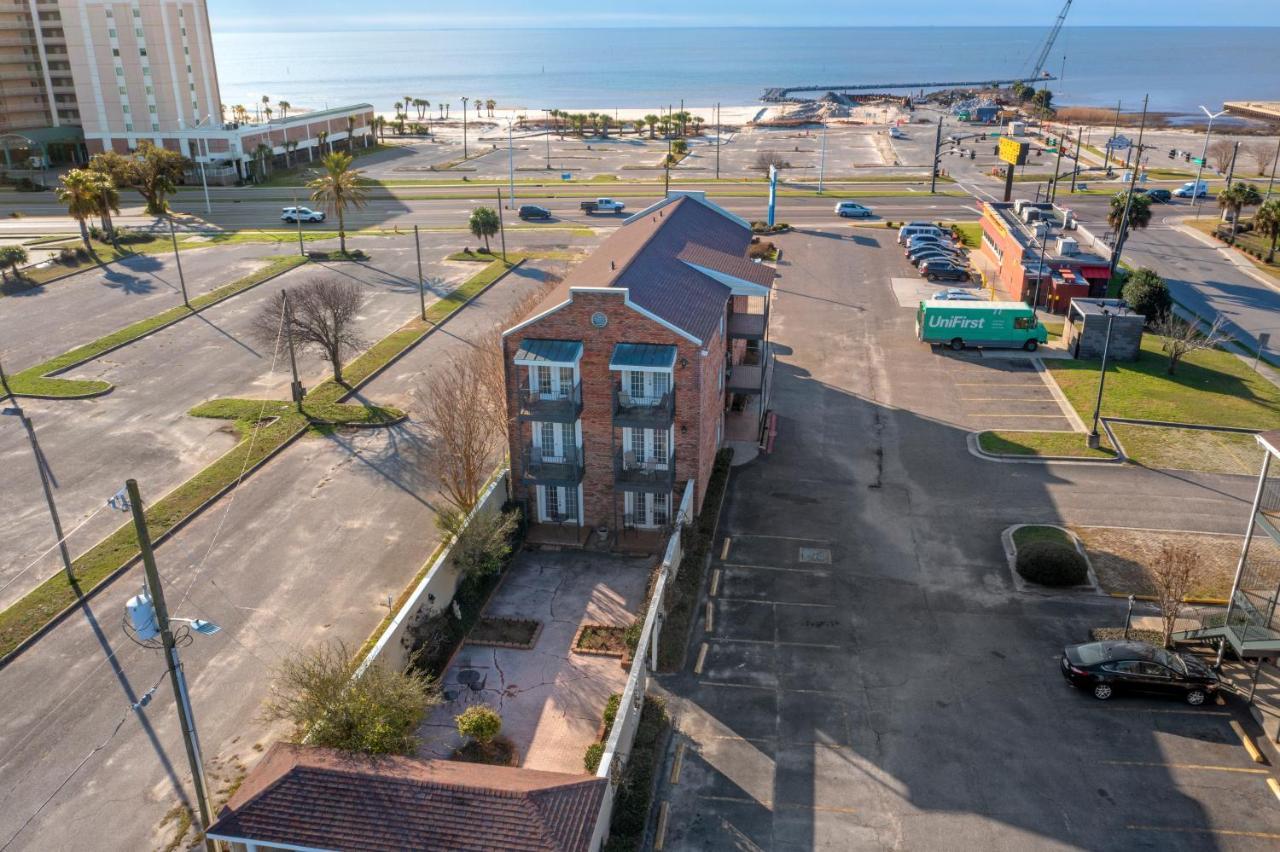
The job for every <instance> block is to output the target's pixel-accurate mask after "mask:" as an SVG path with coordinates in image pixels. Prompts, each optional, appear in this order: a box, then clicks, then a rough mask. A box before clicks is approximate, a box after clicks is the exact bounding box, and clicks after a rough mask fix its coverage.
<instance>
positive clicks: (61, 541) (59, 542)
mask: <svg viewBox="0 0 1280 852" xmlns="http://www.w3.org/2000/svg"><path fill="white" fill-rule="evenodd" d="M109 505H110V501H108V502H106V503H103V504H102V505H101V506H99V507H98V508H97V509H95V510H94V511H93V514H91V515H90V516H89V517H87V518H85V519H84V520H83V521H81V522H80V523H79V524H78V525H76V527H75V528H73V529H72V530H71V532H68V533H64V534H63V536H62V538H60V539H58V540H57V541H55V542H54V543H53V544H51V545H49V547H48V549H47V550H45V551H44V552H43V553H41V554H40V555H39V556H37V557H36V558H35V560H33V561H32V563H31V564H30V565H28V566H27V567H26V568H23V569H22V570H21V571H19V572H18V573H17V574H14V575H13V576H12V577H10V578H9V581H8V582H7V583H5V584H4V585H3V586H0V592H3V591H4V590H5V589H7V588H9V587H10V586H11V585H13V583H14V582H15V581H16V580H17V579H18V578H19V577H21V576H22V575H23V574H25V573H27V572H28V571H30V570H31V569H32V568H34V567H35V566H36V565H38V564H39V563H40V562H41V561H42V560H43V559H44V558H45V557H46V556H48V555H49V554H50V553H52V552H53V549H54V548H55V547H61V546H62V545H63V544H65V543H66V541H67V539H69V538H71V536H72V534H73V533H75V532H76V531H77V530H79V529H80V528H81V527H83V526H84V525H85V524H87V523H89V522H90V521H92V520H93V519H94V518H96V517H97V516H98V513H100V512H102V511H103V510H105V509H106V508H107V507H108V506H109Z"/></svg>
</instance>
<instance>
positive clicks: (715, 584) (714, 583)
mask: <svg viewBox="0 0 1280 852" xmlns="http://www.w3.org/2000/svg"><path fill="white" fill-rule="evenodd" d="M719 591H720V569H719V568H717V569H716V570H715V571H714V572H712V574H711V597H713V598H714V597H715V596H716V593H717V592H719Z"/></svg>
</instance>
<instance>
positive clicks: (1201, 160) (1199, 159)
mask: <svg viewBox="0 0 1280 852" xmlns="http://www.w3.org/2000/svg"><path fill="white" fill-rule="evenodd" d="M1191 162H1193V163H1195V164H1196V165H1197V166H1203V165H1204V157H1192V158H1191Z"/></svg>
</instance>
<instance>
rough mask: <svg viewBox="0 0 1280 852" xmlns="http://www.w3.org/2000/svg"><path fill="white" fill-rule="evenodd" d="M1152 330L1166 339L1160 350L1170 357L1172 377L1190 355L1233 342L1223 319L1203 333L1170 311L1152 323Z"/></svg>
mask: <svg viewBox="0 0 1280 852" xmlns="http://www.w3.org/2000/svg"><path fill="white" fill-rule="evenodd" d="M1151 329H1152V331H1154V332H1155V333H1156V334H1158V335H1160V336H1161V337H1162V338H1164V340H1163V342H1162V343H1161V344H1160V348H1161V349H1163V350H1164V352H1165V354H1166V355H1168V356H1169V370H1168V372H1169V375H1171V376H1172V375H1173V373H1174V371H1175V370H1177V369H1178V364H1179V362H1181V361H1182V359H1183V357H1185V356H1186V355H1187V354H1188V353H1191V352H1197V351H1199V350H1201V349H1214V348H1216V347H1218V346H1222V345H1224V344H1226V343H1230V342H1231V335H1230V334H1228V333H1227V332H1226V329H1225V323H1224V322H1223V319H1222V317H1217V318H1216V319H1214V321H1213V324H1212V325H1210V326H1209V330H1208V331H1207V332H1201V331H1200V329H1199V328H1197V327H1196V326H1195V325H1194V324H1193V323H1189V322H1187V321H1185V320H1183V319H1181V318H1180V317H1178V316H1177V315H1175V314H1174V313H1173V311H1169V312H1168V313H1166V314H1164V315H1163V316H1161V317H1160V318H1159V319H1157V320H1156V321H1155V322H1154V323H1152V324H1151Z"/></svg>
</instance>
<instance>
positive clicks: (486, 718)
mask: <svg viewBox="0 0 1280 852" xmlns="http://www.w3.org/2000/svg"><path fill="white" fill-rule="evenodd" d="M453 721H454V722H456V723H457V725H458V733H459V734H461V735H462V736H464V737H467V738H469V739H472V740H475V741H476V742H478V743H480V745H488V744H489V743H491V742H493V740H494V738H495V737H497V736H498V734H500V733H502V716H500V715H498V711H497V710H494V709H493V708H492V707H490V706H489V705H488V704H473V705H471V706H470V707H468V708H467V709H466V710H464V711H462V713H460V714H459V715H457V716H455V717H453Z"/></svg>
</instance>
